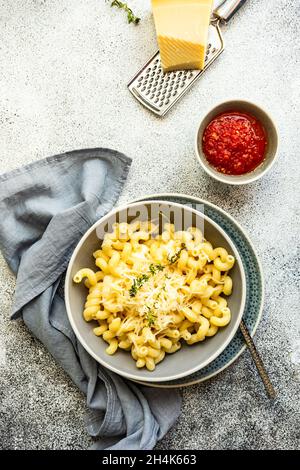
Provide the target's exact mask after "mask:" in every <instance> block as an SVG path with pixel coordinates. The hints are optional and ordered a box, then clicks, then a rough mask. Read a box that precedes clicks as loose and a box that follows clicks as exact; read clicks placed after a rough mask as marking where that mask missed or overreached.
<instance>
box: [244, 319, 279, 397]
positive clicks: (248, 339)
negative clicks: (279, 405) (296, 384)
mask: <svg viewBox="0 0 300 470" xmlns="http://www.w3.org/2000/svg"><path fill="white" fill-rule="evenodd" d="M240 330H241V332H242V335H243V337H244V339H245V341H246V344H247V346H248V349H249V351H250V353H251V356H252V359H253V361H254V363H255V365H256V367H257V370H258V372H259V375H260V376H261V379H262V381H263V384H264V386H265V389H266V391H267V394H268V396H269V398H272V399H274V398H275V397H276V392H275V390H274V387H273V385H272V383H271V380H270V378H269V376H268V373H267V371H266V369H265V366H264V364H263V362H262V360H261V358H260V356H259V354H258V351H257V349H256V347H255V344H254V342H253V339H252V338H251V336H250V333H249V331H248V328H247V327H246V325H245V323H244V321H243V320H242V321H241V323H240Z"/></svg>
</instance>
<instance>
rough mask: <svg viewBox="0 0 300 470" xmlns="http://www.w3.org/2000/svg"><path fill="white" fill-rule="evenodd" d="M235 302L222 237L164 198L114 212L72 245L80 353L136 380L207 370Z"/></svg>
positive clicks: (241, 287)
mask: <svg viewBox="0 0 300 470" xmlns="http://www.w3.org/2000/svg"><path fill="white" fill-rule="evenodd" d="M245 298H246V282H245V273H244V269H243V264H242V261H241V259H240V256H239V253H238V251H237V249H236V247H235V246H234V243H233V242H232V240H231V239H230V237H229V236H228V235H227V234H226V233H225V231H224V230H223V229H222V228H221V227H219V226H218V225H217V224H216V223H215V222H214V221H212V220H211V219H209V218H208V217H207V216H206V215H205V214H203V213H201V208H199V209H198V208H197V210H195V209H192V208H190V207H188V206H185V205H181V204H176V203H169V202H165V201H151V202H139V203H135V204H130V205H127V206H124V207H119V208H117V209H116V210H113V211H112V212H110V213H109V214H107V215H106V216H104V217H103V218H102V219H100V220H99V221H98V222H96V223H95V224H94V225H93V226H92V227H91V228H90V229H89V230H88V231H87V232H86V234H85V235H84V236H83V237H82V239H81V240H80V241H79V243H78V245H77V247H76V248H75V250H74V252H73V255H72V257H71V259H70V262H69V266H68V270H67V275H66V282H65V300H66V308H67V313H68V317H69V320H70V323H71V326H72V328H73V330H74V332H75V334H76V336H77V338H78V339H79V341H80V342H81V344H82V345H83V347H84V348H85V349H86V350H87V351H88V352H89V353H90V355H91V356H92V357H94V358H95V359H96V360H97V361H98V362H99V363H101V364H102V365H103V366H105V367H107V368H108V369H110V370H112V371H114V372H116V373H118V374H119V375H121V376H123V377H126V378H129V379H133V380H142V381H144V382H161V381H170V380H175V379H178V378H180V377H184V376H187V375H190V374H192V373H193V372H195V371H197V370H199V369H201V368H203V367H205V366H207V365H208V364H209V363H210V362H211V361H213V360H214V359H215V358H216V357H217V356H219V355H220V354H221V353H222V351H223V350H224V349H225V348H226V346H227V345H228V344H229V342H230V341H231V340H232V338H233V336H234V335H235V333H236V331H237V329H238V326H239V324H240V321H241V318H242V315H243V311H244V307H245Z"/></svg>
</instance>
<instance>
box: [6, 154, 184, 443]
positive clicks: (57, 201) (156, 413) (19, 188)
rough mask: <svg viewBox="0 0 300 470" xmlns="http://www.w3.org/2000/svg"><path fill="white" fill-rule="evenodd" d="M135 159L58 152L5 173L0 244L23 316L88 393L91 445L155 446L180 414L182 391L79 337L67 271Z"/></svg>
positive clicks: (113, 200) (15, 315)
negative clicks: (114, 363) (127, 368)
mask: <svg viewBox="0 0 300 470" xmlns="http://www.w3.org/2000/svg"><path fill="white" fill-rule="evenodd" d="M130 163H131V160H130V159H129V158H128V157H126V156H125V155H123V154H121V153H118V152H116V151H113V150H109V149H88V150H78V151H73V152H68V153H64V154H62V155H55V156H53V157H49V158H46V159H44V160H40V161H38V162H36V163H33V164H31V165H27V166H25V167H23V168H20V169H17V170H15V171H12V172H10V173H7V174H3V175H0V214H1V218H0V248H1V250H2V253H3V255H4V257H5V259H6V261H7V263H8V265H9V266H10V268H11V269H12V271H13V272H14V273H15V274H16V276H17V282H16V291H15V300H14V305H13V313H12V318H14V319H15V318H18V317H20V316H22V317H23V320H24V322H25V324H26V325H27V327H28V328H29V330H30V331H31V332H32V333H33V334H34V336H36V337H37V338H38V339H39V340H40V341H42V342H43V343H44V345H45V346H46V348H47V349H48V350H49V351H50V353H51V354H52V355H53V357H54V358H55V359H56V361H57V362H58V363H59V364H60V365H61V366H62V367H63V368H64V369H65V371H66V372H67V373H68V374H69V376H70V377H71V378H72V380H73V381H74V382H75V384H76V385H77V386H78V387H79V389H80V390H81V391H82V392H83V393H84V394H86V397H87V406H88V408H89V413H88V417H87V429H88V432H89V434H90V435H91V436H95V437H96V436H97V437H99V438H100V439H98V440H96V441H95V444H94V445H93V446H92V448H94V449H152V448H153V447H154V445H155V444H156V442H157V441H158V440H159V439H161V438H162V437H163V436H164V434H165V433H166V432H167V431H168V429H169V428H170V427H171V426H172V424H173V423H174V422H175V420H176V418H177V417H178V415H179V413H180V405H181V398H180V395H179V393H178V392H177V391H174V390H161V389H154V388H148V387H140V386H137V385H135V384H134V383H132V382H130V381H126V380H124V379H122V378H121V377H120V376H118V375H116V374H114V373H113V372H110V371H108V370H107V369H105V368H104V367H102V366H100V365H99V364H98V363H97V362H96V361H95V360H94V359H93V358H92V357H91V356H90V355H89V354H88V353H87V352H86V351H85V349H83V347H82V346H81V344H80V343H79V342H78V341H77V339H76V337H75V335H74V333H73V331H72V329H71V326H70V324H69V321H68V318H67V314H66V308H65V302H64V297H63V281H64V279H63V277H64V272H65V270H66V268H67V265H68V261H69V259H70V256H71V254H72V251H73V250H74V248H75V246H76V244H77V242H78V241H79V239H80V238H81V236H82V235H83V234H84V233H85V232H86V230H87V229H88V228H89V227H90V226H91V225H92V224H93V223H94V222H95V221H96V220H98V219H99V218H100V217H102V216H103V215H104V214H105V213H107V212H108V211H109V210H110V209H111V208H112V207H113V205H114V204H115V203H116V201H117V199H118V196H119V193H120V191H121V189H122V187H123V184H124V182H125V180H126V177H127V173H128V171H129V167H130Z"/></svg>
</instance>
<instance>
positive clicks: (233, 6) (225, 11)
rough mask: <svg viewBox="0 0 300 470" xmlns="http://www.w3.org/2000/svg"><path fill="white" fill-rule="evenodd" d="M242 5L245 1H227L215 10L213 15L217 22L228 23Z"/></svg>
mask: <svg viewBox="0 0 300 470" xmlns="http://www.w3.org/2000/svg"><path fill="white" fill-rule="evenodd" d="M244 3H246V0H227V1H225V2H224V3H222V4H221V5H220V6H219V7H218V8H216V10H215V11H214V14H215V16H216V17H217V18H219V20H221V21H223V22H224V23H228V21H229V20H231V18H232V17H233V15H235V14H236V12H237V11H238V10H239V9H240V8H241V6H243V5H244Z"/></svg>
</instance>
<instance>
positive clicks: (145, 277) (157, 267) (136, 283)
mask: <svg viewBox="0 0 300 470" xmlns="http://www.w3.org/2000/svg"><path fill="white" fill-rule="evenodd" d="M185 248H186V246H185V243H182V244H181V248H179V249H178V250H177V251H176V253H174V255H173V256H171V257H168V261H169V264H174V263H176V261H177V260H178V259H179V256H180V253H181V252H182V250H184V249H185ZM166 267H167V266H163V265H162V264H153V263H152V264H150V266H149V274H142V275H141V276H139V277H136V278H135V279H134V280H133V283H132V286H131V287H130V289H129V295H130V297H135V296H136V294H137V291H138V290H139V289H140V288H141V287H142V286H143V285H144V284H145V282H147V281H149V279H150V275H152V276H154V275H155V274H156V273H158V272H159V271H163V270H164V269H165V268H166ZM165 278H166V279H170V277H169V276H168V275H167V274H165Z"/></svg>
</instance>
